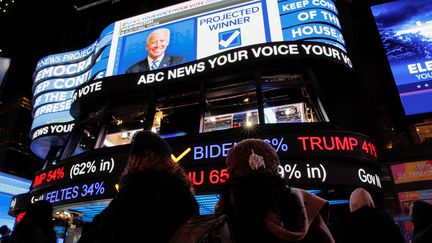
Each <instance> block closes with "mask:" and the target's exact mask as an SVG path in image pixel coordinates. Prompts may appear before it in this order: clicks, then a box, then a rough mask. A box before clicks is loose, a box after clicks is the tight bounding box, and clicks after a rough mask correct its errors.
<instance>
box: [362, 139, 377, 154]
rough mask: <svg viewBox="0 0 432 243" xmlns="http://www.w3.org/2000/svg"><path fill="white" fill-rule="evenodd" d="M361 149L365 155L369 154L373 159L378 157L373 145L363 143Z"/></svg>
mask: <svg viewBox="0 0 432 243" xmlns="http://www.w3.org/2000/svg"><path fill="white" fill-rule="evenodd" d="M361 148H362V150H363V151H364V152H365V153H366V154H370V155H372V156H373V157H375V158H377V157H378V155H377V151H376V148H375V145H374V144H373V143H370V142H366V141H364V142H363V144H362V147H361Z"/></svg>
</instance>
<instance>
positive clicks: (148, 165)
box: [83, 131, 199, 243]
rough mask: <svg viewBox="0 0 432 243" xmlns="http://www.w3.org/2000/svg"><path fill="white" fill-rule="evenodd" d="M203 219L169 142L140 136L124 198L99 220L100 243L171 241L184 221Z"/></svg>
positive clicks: (131, 158) (133, 148)
mask: <svg viewBox="0 0 432 243" xmlns="http://www.w3.org/2000/svg"><path fill="white" fill-rule="evenodd" d="M198 214H199V207H198V203H197V202H196V200H195V197H194V194H193V188H192V184H191V183H190V181H189V178H188V177H187V176H186V174H185V172H184V170H183V168H182V167H180V166H179V165H177V164H175V163H173V162H172V160H171V148H170V146H169V145H168V143H167V142H166V141H165V140H163V139H162V138H160V137H159V135H157V134H156V133H153V132H150V131H142V132H138V133H137V134H136V135H135V137H134V139H133V141H132V145H131V150H130V155H129V159H128V163H127V165H126V167H125V169H124V172H123V174H122V176H121V180H120V191H119V194H118V195H117V196H116V197H115V198H114V199H113V200H112V201H111V203H110V204H109V205H108V207H107V208H106V209H105V210H104V211H102V213H101V216H100V219H98V220H99V221H100V223H99V226H98V228H97V229H96V230H94V232H96V234H97V236H96V237H94V238H95V239H96V241H95V242H99V243H107V242H168V240H169V239H170V237H171V235H173V233H174V232H175V231H176V230H177V228H178V227H179V226H180V225H181V224H182V223H183V222H185V221H187V220H188V219H189V218H191V217H193V216H197V215H198ZM83 237H85V238H86V239H91V238H92V237H88V236H83Z"/></svg>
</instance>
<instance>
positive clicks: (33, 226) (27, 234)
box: [9, 200, 57, 243]
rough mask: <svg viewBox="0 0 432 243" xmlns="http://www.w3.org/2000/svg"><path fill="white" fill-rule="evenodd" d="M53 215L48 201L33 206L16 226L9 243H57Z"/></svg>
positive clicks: (38, 202)
mask: <svg viewBox="0 0 432 243" xmlns="http://www.w3.org/2000/svg"><path fill="white" fill-rule="evenodd" d="M52 213H53V209H52V205H51V203H49V202H48V201H44V200H41V201H37V202H35V203H33V204H31V205H30V206H29V208H28V209H27V210H26V213H25V215H24V217H23V219H22V220H21V221H20V222H19V223H18V224H16V225H15V228H14V230H13V231H12V233H11V235H10V238H9V243H55V242H56V240H57V237H56V233H55V231H54V226H53V221H52Z"/></svg>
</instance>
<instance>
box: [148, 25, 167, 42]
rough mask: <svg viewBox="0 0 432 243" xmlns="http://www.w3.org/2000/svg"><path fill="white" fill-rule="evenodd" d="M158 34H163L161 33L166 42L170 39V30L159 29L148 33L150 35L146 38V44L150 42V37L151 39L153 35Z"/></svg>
mask: <svg viewBox="0 0 432 243" xmlns="http://www.w3.org/2000/svg"><path fill="white" fill-rule="evenodd" d="M158 32H163V33H164V34H165V35H166V36H167V37H168V40H169V38H170V33H171V32H170V30H169V29H167V28H159V29H155V30H153V31H152V32H151V33H150V35H148V36H147V40H146V44H149V42H150V37H151V36H152V35H153V34H155V33H158Z"/></svg>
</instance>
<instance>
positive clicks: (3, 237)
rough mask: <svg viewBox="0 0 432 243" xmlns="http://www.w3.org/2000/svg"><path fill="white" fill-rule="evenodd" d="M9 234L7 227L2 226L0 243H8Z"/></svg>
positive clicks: (0, 228)
mask: <svg viewBox="0 0 432 243" xmlns="http://www.w3.org/2000/svg"><path fill="white" fill-rule="evenodd" d="M10 232H11V230H10V229H9V227H8V226H7V225H2V227H0V234H1V238H0V243H8V242H9V237H10Z"/></svg>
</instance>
